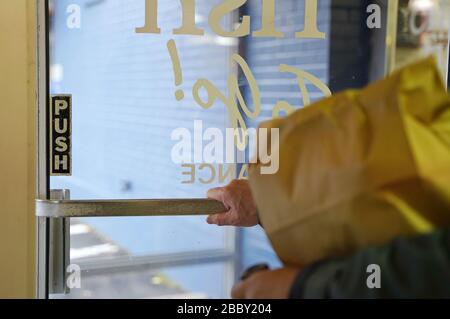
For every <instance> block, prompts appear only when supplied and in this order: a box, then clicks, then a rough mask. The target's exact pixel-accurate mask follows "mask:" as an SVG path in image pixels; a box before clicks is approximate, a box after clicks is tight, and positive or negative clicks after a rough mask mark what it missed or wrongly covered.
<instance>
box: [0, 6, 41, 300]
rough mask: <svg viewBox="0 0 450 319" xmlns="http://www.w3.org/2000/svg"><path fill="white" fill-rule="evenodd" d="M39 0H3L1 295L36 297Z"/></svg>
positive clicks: (0, 34)
mask: <svg viewBox="0 0 450 319" xmlns="http://www.w3.org/2000/svg"><path fill="white" fill-rule="evenodd" d="M34 7H35V1H34V0H1V1H0V298H32V297H34V296H35V288H34V286H35V275H34V273H35V272H34V268H35V223H34V221H35V219H34V216H33V214H34V213H33V199H34V197H35V161H34V159H35V104H34V88H35V71H34V69H35V45H34V43H35V9H34Z"/></svg>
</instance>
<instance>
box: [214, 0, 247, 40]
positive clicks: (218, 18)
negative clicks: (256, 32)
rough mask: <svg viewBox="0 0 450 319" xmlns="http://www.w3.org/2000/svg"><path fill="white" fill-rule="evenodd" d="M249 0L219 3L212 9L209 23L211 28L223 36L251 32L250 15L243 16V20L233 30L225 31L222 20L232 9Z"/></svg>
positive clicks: (232, 0)
mask: <svg viewBox="0 0 450 319" xmlns="http://www.w3.org/2000/svg"><path fill="white" fill-rule="evenodd" d="M246 2H247V0H228V1H225V2H223V3H221V4H219V5H217V6H216V7H215V8H214V9H212V11H211V14H210V15H209V25H210V27H211V29H212V30H213V31H214V32H215V33H216V34H217V35H220V36H222V37H236V38H239V37H245V36H247V35H249V34H250V17H249V16H244V17H242V21H241V23H240V24H239V26H238V27H237V28H236V29H235V30H233V31H225V30H224V29H223V28H222V26H221V22H222V19H223V18H224V17H225V16H226V15H227V14H229V13H231V12H232V11H234V10H236V9H238V8H240V7H242V6H243V5H244V4H245V3H246Z"/></svg>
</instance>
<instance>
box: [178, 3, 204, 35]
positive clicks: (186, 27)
mask: <svg viewBox="0 0 450 319" xmlns="http://www.w3.org/2000/svg"><path fill="white" fill-rule="evenodd" d="M181 7H182V10H183V25H182V26H181V27H180V28H178V29H175V30H173V34H188V35H204V34H205V31H204V30H202V29H199V28H197V26H196V25H195V0H181Z"/></svg>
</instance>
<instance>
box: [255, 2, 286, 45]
mask: <svg viewBox="0 0 450 319" xmlns="http://www.w3.org/2000/svg"><path fill="white" fill-rule="evenodd" d="M261 24H262V28H261V30H259V31H255V32H253V36H254V37H274V38H282V37H283V36H284V34H283V32H279V31H277V30H276V27H275V0H264V1H263V8H262V21H261Z"/></svg>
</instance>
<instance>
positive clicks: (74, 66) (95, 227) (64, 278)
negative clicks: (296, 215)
mask: <svg viewBox="0 0 450 319" xmlns="http://www.w3.org/2000/svg"><path fill="white" fill-rule="evenodd" d="M376 3H377V4H376V7H372V9H373V11H370V10H369V7H368V6H369V3H366V2H365V1H361V2H360V3H359V2H358V4H356V3H355V2H352V3H351V4H349V3H347V2H344V1H331V0H319V1H315V0H301V1H299V0H279V1H274V0H248V1H223V0H160V1H158V0H48V1H46V0H39V20H40V22H39V23H40V33H39V40H40V42H39V43H40V51H39V53H40V56H39V70H40V73H39V101H40V105H39V110H40V115H39V116H40V118H39V123H40V126H39V127H40V130H39V146H40V150H39V152H40V157H39V158H40V161H39V195H40V200H39V201H38V202H37V213H38V216H39V291H40V294H39V296H40V297H43V298H46V297H49V296H50V297H52V298H227V297H228V296H229V292H230V289H231V287H232V285H233V284H234V282H235V280H236V279H237V278H239V275H240V274H241V272H242V271H243V270H245V269H246V268H247V267H249V266H252V265H254V264H258V263H262V262H263V263H268V264H270V265H271V267H279V266H280V265H281V263H280V261H279V260H278V258H277V257H276V254H275V252H274V251H273V249H272V248H271V245H270V243H269V241H268V240H267V238H266V236H265V235H264V232H263V230H262V229H261V228H259V227H257V228H253V229H238V228H231V227H225V228H217V227H213V226H210V225H207V224H206V222H205V219H206V217H205V216H204V215H206V214H210V213H215V212H220V211H222V210H223V209H224V208H223V206H222V205H221V204H220V203H218V202H214V201H210V200H206V199H205V197H206V192H207V190H208V189H210V188H213V187H217V186H224V185H226V184H227V183H228V182H229V181H231V180H232V179H235V178H246V176H247V175H246V174H247V167H248V163H250V162H251V161H252V158H253V155H255V153H254V145H253V144H252V143H251V141H250V138H248V139H246V138H243V136H245V134H244V135H243V132H247V131H249V130H251V129H252V128H255V127H257V126H258V124H259V123H260V122H262V121H264V120H267V119H270V118H273V117H278V116H284V115H286V114H289V113H291V112H292V111H294V110H295V109H298V108H301V107H304V106H307V105H308V104H309V103H311V102H313V101H315V100H318V99H321V98H323V97H325V96H328V95H330V94H332V93H336V92H339V91H341V90H343V89H347V88H360V87H363V86H365V85H367V84H368V83H369V82H371V81H375V80H377V79H379V78H381V77H383V76H384V75H385V74H386V73H387V72H388V71H389V70H390V69H391V68H393V67H394V66H393V64H395V59H394V55H393V53H394V52H395V41H394V40H395V39H396V34H395V30H396V23H397V19H396V18H397V13H398V11H397V9H398V7H397V4H398V2H397V1H386V0H385V1H383V0H380V1H376ZM377 12H379V21H378V22H377V20H376V17H375V18H374V16H372V15H373V14H375V15H376V13H377ZM376 16H378V15H376ZM370 19H375V20H370ZM370 21H372V22H373V24H370V23H369V22H370ZM447 30H448V29H447ZM447 35H448V34H447ZM64 98H67V100H64ZM58 99H63V102H58V101H59V100H58ZM64 101H66V102H67V103H68V104H67V105H66V104H64ZM58 103H63V104H58ZM69 104H70V105H69ZM68 108H70V111H71V113H70V114H69V113H68V111H67V112H66V113H64V110H67V109H68ZM58 111H61V113H58V114H56V113H57V112H58ZM55 114H56V117H58V116H62V115H61V114H66V115H67V116H69V117H70V118H69V120H70V121H68V122H67V125H68V126H67V127H65V126H64V125H63V124H61V123H62V121H59V120H60V118H56V120H55V118H54V117H53V116H55ZM55 126H56V128H55ZM64 128H66V130H65V131H67V132H68V133H70V134H69V136H66V138H67V143H66V144H65V145H66V147H64V145H63V146H62V145H60V144H59V143H62V141H63V140H58V141H57V139H58V137H61V136H60V135H58V134H60V132H62V131H64ZM68 128H70V129H68ZM230 132H231V133H230ZM52 133H54V134H53V135H52ZM249 136H250V135H249ZM63 144H64V143H63ZM53 148H54V149H55V150H65V151H66V153H64V152H63V153H61V154H58V153H56V154H55V153H54V152H53V151H54V149H53ZM65 155H67V156H68V157H58V156H65ZM55 156H56V157H55ZM64 168H65V169H66V170H64ZM58 169H62V172H63V173H62V174H61V171H58ZM69 288H70V289H69Z"/></svg>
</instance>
